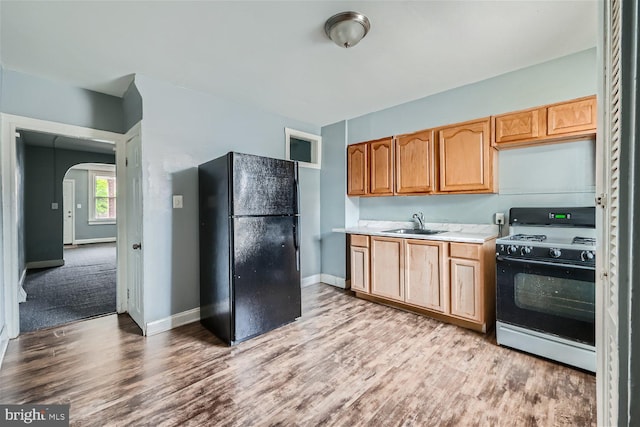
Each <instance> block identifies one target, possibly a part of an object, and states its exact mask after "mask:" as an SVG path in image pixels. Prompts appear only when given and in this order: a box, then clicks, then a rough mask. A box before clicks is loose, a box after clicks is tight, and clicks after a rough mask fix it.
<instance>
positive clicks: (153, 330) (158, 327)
mask: <svg viewBox="0 0 640 427" xmlns="http://www.w3.org/2000/svg"><path fill="white" fill-rule="evenodd" d="M199 320H200V307H197V308H192V309H191V310H187V311H183V312H181V313H176V314H174V315H172V316H169V317H165V318H164V319H159V320H154V321H153V322H147V324H146V325H145V326H146V327H145V329H146V330H147V333H146V335H147V336H148V337H149V336H151V335H156V334H159V333H161V332H166V331H169V330H171V329H173V328H177V327H178V326H182V325H186V324H188V323H193V322H197V321H199Z"/></svg>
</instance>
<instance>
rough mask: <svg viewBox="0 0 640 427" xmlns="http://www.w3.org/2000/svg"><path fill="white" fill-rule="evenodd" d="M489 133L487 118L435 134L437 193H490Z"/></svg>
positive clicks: (492, 181)
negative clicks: (436, 147)
mask: <svg viewBox="0 0 640 427" xmlns="http://www.w3.org/2000/svg"><path fill="white" fill-rule="evenodd" d="M489 130H490V119H489V118H486V119H481V120H475V121H470V122H466V123H461V124H456V125H452V126H447V127H443V128H440V129H439V130H438V154H439V168H440V183H439V189H440V191H442V192H456V191H464V192H473V191H477V192H485V193H486V192H491V191H494V183H495V181H496V180H495V179H494V173H495V168H494V153H493V152H494V149H493V148H492V147H491V141H490V133H489Z"/></svg>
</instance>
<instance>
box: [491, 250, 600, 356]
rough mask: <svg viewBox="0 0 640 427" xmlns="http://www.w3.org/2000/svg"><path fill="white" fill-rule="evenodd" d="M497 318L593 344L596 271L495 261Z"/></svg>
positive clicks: (534, 262) (503, 259)
mask: <svg viewBox="0 0 640 427" xmlns="http://www.w3.org/2000/svg"><path fill="white" fill-rule="evenodd" d="M496 267H497V270H498V271H497V289H496V292H497V296H496V317H497V319H498V320H499V321H501V322H504V323H510V324H512V325H516V326H520V327H523V328H526V329H531V330H535V331H539V332H543V333H548V334H553V335H557V336H560V337H563V338H566V339H569V340H572V341H578V342H582V343H585V344H588V345H595V269H594V268H592V267H585V266H580V265H577V266H576V265H567V264H558V263H553V262H543V261H532V260H523V259H514V258H509V257H503V256H498V257H497V262H496Z"/></svg>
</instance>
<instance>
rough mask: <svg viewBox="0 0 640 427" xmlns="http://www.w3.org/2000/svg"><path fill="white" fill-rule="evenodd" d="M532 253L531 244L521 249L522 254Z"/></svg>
mask: <svg viewBox="0 0 640 427" xmlns="http://www.w3.org/2000/svg"><path fill="white" fill-rule="evenodd" d="M530 253H531V246H523V247H522V249H520V255H529V254H530Z"/></svg>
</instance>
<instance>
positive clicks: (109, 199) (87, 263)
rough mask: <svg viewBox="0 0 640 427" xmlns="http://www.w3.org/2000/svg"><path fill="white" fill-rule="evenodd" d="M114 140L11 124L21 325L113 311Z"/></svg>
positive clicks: (37, 326) (53, 323) (42, 325)
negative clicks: (39, 130) (60, 133)
mask: <svg viewBox="0 0 640 427" xmlns="http://www.w3.org/2000/svg"><path fill="white" fill-rule="evenodd" d="M114 148H115V146H114V144H113V143H108V142H102V141H93V140H88V139H79V138H72V137H68V136H63V135H59V134H53V133H46V132H38V131H34V130H25V129H17V132H16V154H17V156H16V157H17V172H18V174H17V175H18V176H19V180H18V198H19V205H20V206H19V208H18V218H17V219H18V224H19V227H18V228H19V230H21V231H22V232H21V233H20V232H19V236H18V249H19V260H20V262H19V266H18V267H19V270H20V275H21V277H22V280H21V298H20V306H19V314H20V331H21V332H31V331H35V330H39V329H44V328H49V327H52V326H59V325H61V324H65V323H69V322H73V321H77V320H83V319H87V318H91V317H96V316H101V315H105V314H111V313H116V311H117V310H116V309H117V304H116V295H117V254H116V237H117V224H116V220H117V217H116V195H117V193H116V167H115V163H116V159H115V149H114Z"/></svg>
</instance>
